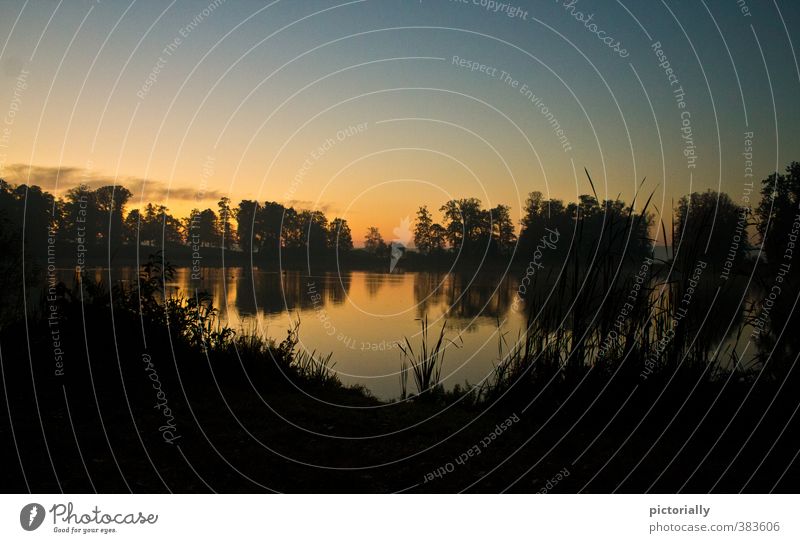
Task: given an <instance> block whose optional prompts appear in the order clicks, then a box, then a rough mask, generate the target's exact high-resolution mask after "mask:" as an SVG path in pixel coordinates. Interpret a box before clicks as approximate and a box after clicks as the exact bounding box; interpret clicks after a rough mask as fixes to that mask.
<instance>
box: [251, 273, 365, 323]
mask: <svg viewBox="0 0 800 543" xmlns="http://www.w3.org/2000/svg"><path fill="white" fill-rule="evenodd" d="M351 282H352V275H351V273H350V272H342V273H341V274H335V273H326V274H324V275H318V276H308V275H304V274H302V273H300V272H297V271H283V272H280V273H274V272H260V271H256V272H254V273H253V274H252V275H250V274H241V275H240V276H239V277H238V278H237V297H236V308H237V310H238V311H239V314H240V315H254V314H255V313H256V311H257V310H258V311H260V312H262V313H281V312H283V311H287V310H289V311H291V310H295V309H313V308H314V306H315V305H317V306H319V305H324V304H341V303H343V302H344V300H345V299H346V298H347V293H348V292H349V290H350V284H351ZM254 287H255V288H254Z"/></svg>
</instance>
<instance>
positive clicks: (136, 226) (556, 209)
mask: <svg viewBox="0 0 800 543" xmlns="http://www.w3.org/2000/svg"><path fill="white" fill-rule="evenodd" d="M753 196H754V197H753V198H752V200H753V202H752V204H751V203H750V202H751V198H750V195H749V193H746V194H745V195H744V196H743V197H742V198H741V202H740V203H735V202H734V200H733V199H732V198H731V197H730V196H728V195H727V194H725V193H722V192H716V191H707V192H704V193H693V194H690V195H686V196H684V197H683V198H681V199H680V200H679V201H678V203H677V205H676V206H675V208H674V210H673V211H674V213H672V214H671V216H669V215H668V218H667V219H666V220H667V221H668V225H665V224H663V223H662V224H654V214H653V213H651V212H648V211H645V212H637V211H636V208H637V207H638V208H639V209H645V210H646V209H648V205H647V203H645V204H644V205H642V203H641V202H634V203H635V204H636V205H633V204H630V205H629V204H626V203H625V202H623V201H622V200H620V199H619V198H616V199H606V200H600V199H599V198H598V197H597V196H596V195H581V196H579V198H578V201H577V202H568V203H565V202H564V201H562V200H559V199H555V198H546V197H544V196H543V195H542V193H540V192H531V193H530V194H529V195H528V198H527V200H526V203H525V206H524V209H523V210H522V217H521V220H520V222H519V224H518V225H515V223H514V221H513V219H512V218H511V209H510V207H509V206H507V205H503V204H499V205H495V206H493V207H491V208H488V209H487V208H484V206H483V205H482V203H481V201H480V200H479V199H477V198H462V199H453V200H450V201H448V202H446V203H444V204H443V205H442V206H441V207H439V208H438V212H439V217H438V218H436V217H434V214H433V213H432V212H431V211H430V210H429V208H428V206H426V205H423V206H421V207H420V208H419V209H418V211H417V213H416V218H415V221H414V225H413V231H411V229H410V225H409V228H408V230H409V231H408V232H407V235H406V236H405V239H401V240H397V239H394V240H389V242H387V241H386V240H385V239H384V237H383V235H382V234H381V232H380V231H379V230H378V228H376V227H374V226H371V227H369V228H368V229H367V231H366V232H365V233H364V238H363V240H364V251H365V252H366V253H369V254H373V255H377V256H381V257H382V256H385V255H387V254H388V252H389V251H390V249H391V247H392V243H393V242H394V243H395V244H399V245H401V246H402V249H403V250H405V246H406V245H409V244H410V241H411V240H412V239H413V242H414V246H415V248H416V252H417V253H418V254H419V255H421V256H438V255H448V254H449V255H453V254H457V255H458V256H459V258H462V257H463V258H468V259H478V258H487V257H497V256H502V257H506V258H509V257H511V256H512V255H515V257H516V258H519V259H520V260H525V259H526V258H527V257H528V256H529V255H530V253H531V252H532V251H533V250H534V248H535V247H536V246H537V243H538V241H539V239H540V238H541V236H542V234H543V233H544V232H545V231H546V229H549V230H551V231H558V232H560V234H561V235H562V239H563V240H565V241H564V242H563V244H561V245H560V246H558V247H556V248H554V250H552V251H550V252H549V255H550V258H553V259H558V258H560V257H562V256H563V255H564V254H565V253H566V252H568V251H581V252H587V253H592V254H594V253H598V254H600V253H601V254H608V253H618V252H619V253H623V252H624V253H625V254H626V255H631V256H633V257H637V256H642V255H647V254H651V251H652V247H653V244H654V241H655V238H656V237H661V239H662V240H666V239H667V238H668V237H669V238H671V239H672V243H673V253H674V255H673V256H676V257H680V255H681V254H683V255H684V256H685V257H686V258H690V257H692V256H696V254H697V253H698V251H702V253H703V254H704V255H706V256H707V257H708V258H709V259H710V260H714V259H716V260H719V261H723V260H726V259H727V260H730V261H734V260H738V259H741V258H742V257H743V256H746V255H747V253H748V251H749V250H750V249H751V248H752V246H753V243H752V242H751V238H752V237H753V235H752V234H757V235H758V237H760V238H761V239H764V240H766V242H765V245H764V253H765V255H766V258H767V260H768V261H771V262H778V261H779V260H780V259H781V258H782V255H783V251H784V247H785V244H786V240H784V239H783V237H785V236H783V235H782V234H781V233H782V232H791V231H792V225H793V224H794V223H795V222H796V220H797V219H796V217H797V214H798V203H799V202H800V163H797V162H792V163H791V164H790V165H789V166H788V167H787V168H786V170H785V172H784V173H778V172H776V173H774V174H772V175H770V176H768V177H767V178H766V179H764V180H763V181H762V184H761V190H760V201H758V202H756V201H755V200H756V198H755V196H756V195H755V194H754V195H753ZM131 198H132V193H131V191H130V190H128V189H127V188H125V187H122V186H118V185H108V186H103V187H99V188H96V189H90V188H87V187H85V186H80V187H75V188H72V189H70V190H68V191H66V193H65V194H64V196H63V197H60V198H56V197H54V196H53V195H52V194H50V193H48V192H46V191H43V190H42V189H41V188H40V187H38V186H36V185H30V186H29V185H12V184H10V183H7V182H6V181H3V180H2V179H0V244H2V246H3V247H5V248H7V249H6V250H7V251H8V250H9V249H8V248H9V247H10V245H11V244H13V243H18V242H24V244H25V246H24V247H25V251H26V252H27V253H29V254H33V255H36V254H44V253H45V252H46V251H47V247H48V245H52V244H54V243H56V244H57V243H60V242H67V243H72V244H75V243H83V244H86V245H88V246H95V247H98V246H100V247H106V248H109V249H110V250H112V251H114V250H116V249H118V248H119V247H122V246H136V245H139V246H145V247H153V248H165V247H168V246H176V245H182V246H191V247H195V248H199V247H202V248H221V247H224V248H225V249H228V250H237V251H241V252H243V253H245V254H254V255H262V256H263V257H265V258H267V257H271V256H274V255H276V254H277V252H278V251H281V250H288V251H290V252H291V251H292V250H296V251H300V250H303V251H308V253H309V254H312V255H317V254H323V253H331V252H339V253H348V252H350V251H352V250H353V248H354V243H353V232H352V231H351V228H350V226H349V225H348V223H347V220H346V219H343V218H340V217H334V218H333V219H329V218H328V217H327V216H326V215H325V213H323V212H322V211H311V210H297V209H295V208H293V207H290V206H289V207H287V206H284V205H283V204H280V203H277V202H271V201H267V202H263V203H261V202H257V201H254V200H242V201H240V202H239V203H238V205H236V206H234V205H232V202H231V200H230V199H229V198H227V197H223V198H221V199H220V200H219V201H218V202H217V205H216V209H212V208H205V209H193V210H192V211H191V212H190V213H189V215H188V216H186V217H183V218H178V217H176V216H174V215H173V214H172V213H171V212H170V210H169V209H168V208H167V207H166V206H164V205H159V204H154V203H147V204H146V205H145V206H143V207H142V208H141V209H140V208H133V206H132V202H131ZM648 203H649V201H648ZM129 208H131V209H129ZM23 226H24V227H23ZM667 226H668V227H669V231H670V236H668V235H667ZM662 235H663V237H662ZM401 237H402V236H401ZM734 240H735V241H734Z"/></svg>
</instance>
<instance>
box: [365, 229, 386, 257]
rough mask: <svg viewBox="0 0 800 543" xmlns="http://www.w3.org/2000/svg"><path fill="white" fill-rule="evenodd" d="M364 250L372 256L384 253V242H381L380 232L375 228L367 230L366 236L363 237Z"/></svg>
mask: <svg viewBox="0 0 800 543" xmlns="http://www.w3.org/2000/svg"><path fill="white" fill-rule="evenodd" d="M364 249H365V250H366V251H367V252H369V253H373V254H382V253H384V252H386V242H385V241H383V236H381V233H380V231H379V230H378V228H377V227H375V226H370V227H369V228H367V235H366V236H364Z"/></svg>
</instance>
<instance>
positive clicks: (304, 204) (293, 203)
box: [281, 200, 336, 213]
mask: <svg viewBox="0 0 800 543" xmlns="http://www.w3.org/2000/svg"><path fill="white" fill-rule="evenodd" d="M281 204H282V205H283V206H285V207H293V208H295V209H311V210H314V211H322V212H323V213H328V212H329V211H336V209H335V208H334V207H333V205H331V204H330V203H325V202H312V201H311V200H286V201H284V202H281Z"/></svg>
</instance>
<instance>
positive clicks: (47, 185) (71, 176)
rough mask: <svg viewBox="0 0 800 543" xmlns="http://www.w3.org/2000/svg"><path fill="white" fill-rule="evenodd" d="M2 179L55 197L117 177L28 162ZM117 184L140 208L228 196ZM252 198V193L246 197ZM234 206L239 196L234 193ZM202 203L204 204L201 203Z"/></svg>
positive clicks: (144, 182)
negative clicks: (125, 190)
mask: <svg viewBox="0 0 800 543" xmlns="http://www.w3.org/2000/svg"><path fill="white" fill-rule="evenodd" d="M0 177H2V178H3V179H5V180H6V181H8V182H9V183H13V184H16V185H21V184H23V183H25V184H29V185H38V186H40V187H42V189H43V190H46V191H48V192H50V193H53V194H56V196H59V197H61V196H63V195H64V193H66V192H67V191H68V190H69V189H71V188H74V187H77V186H79V185H80V184H81V183H83V184H84V185H86V186H87V187H88V188H90V189H97V188H99V187H105V186H108V185H112V184H114V177H113V176H107V175H102V172H95V171H91V170H87V169H86V168H77V167H71V166H62V167H56V166H32V165H28V164H10V165H8V166H6V168H5V170H4V171H3V173H2V175H0ZM116 184H117V186H123V187H125V188H127V189H128V190H129V191H131V192H132V193H133V196H132V198H131V200H130V205H131V206H132V207H138V205H139V202H140V201H141V202H153V203H166V202H175V203H182V202H198V205H209V203H211V202H214V203H215V202H218V201H219V199H220V198H222V197H223V196H229V195H228V194H227V193H226V192H222V191H218V190H211V189H208V188H206V189H205V190H204V191H203V193H202V198H201V199H200V200H198V199H197V197H198V189H197V187H194V186H176V185H173V186H171V187H170V186H168V185H167V183H164V182H163V181H158V180H154V179H144V178H141V177H131V176H119V177H117V180H116ZM243 198H250V196H247V195H245V196H243ZM231 199H232V200H234V205H236V202H237V201H238V200H237V198H235V197H233V196H231ZM201 203H202V204H201ZM282 204H283V205H284V206H286V207H294V208H295V209H313V210H315V211H322V212H323V213H325V214H328V213H329V212H335V211H336V210H337V209H336V207H335V206H333V205H332V204H331V203H327V202H312V201H311V200H287V201H285V202H282Z"/></svg>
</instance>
